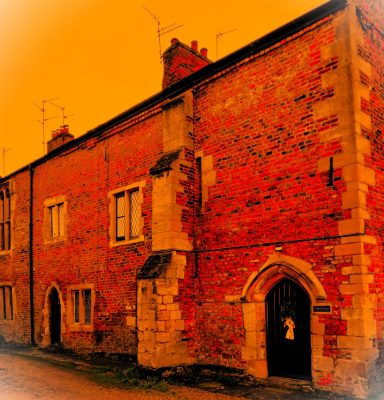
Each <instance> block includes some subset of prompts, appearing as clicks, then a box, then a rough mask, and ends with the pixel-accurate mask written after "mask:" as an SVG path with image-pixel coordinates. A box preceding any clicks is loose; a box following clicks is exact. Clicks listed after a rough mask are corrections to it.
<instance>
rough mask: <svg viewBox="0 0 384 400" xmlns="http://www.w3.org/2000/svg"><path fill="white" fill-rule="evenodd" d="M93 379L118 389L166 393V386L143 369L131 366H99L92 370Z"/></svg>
mask: <svg viewBox="0 0 384 400" xmlns="http://www.w3.org/2000/svg"><path fill="white" fill-rule="evenodd" d="M92 372H93V377H94V379H95V380H96V381H97V382H98V383H101V384H104V385H108V386H117V387H119V388H127V389H128V388H129V389H142V390H158V391H160V392H166V391H167V390H168V389H169V388H168V384H167V383H166V382H165V381H164V380H163V379H160V378H159V377H157V376H153V374H149V373H148V371H146V370H145V369H144V368H142V367H140V366H138V365H133V366H130V367H128V368H121V367H108V366H99V367H95V368H94V369H93V370H92Z"/></svg>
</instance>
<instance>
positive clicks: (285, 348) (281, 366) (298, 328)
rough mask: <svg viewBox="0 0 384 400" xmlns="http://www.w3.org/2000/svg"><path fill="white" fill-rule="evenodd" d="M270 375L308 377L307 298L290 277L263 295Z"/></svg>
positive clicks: (309, 349) (308, 322)
mask: <svg viewBox="0 0 384 400" xmlns="http://www.w3.org/2000/svg"><path fill="white" fill-rule="evenodd" d="M265 317H266V319H265V322H266V342H267V343H266V344H267V364H268V375H269V376H283V377H289V378H296V379H306V380H310V379H311V331H310V298H309V296H308V294H307V293H306V291H305V290H304V289H303V288H302V287H301V286H299V285H298V284H297V283H295V282H294V281H292V280H291V279H288V278H284V279H282V280H280V281H278V282H277V283H276V284H275V285H274V286H273V287H272V288H271V289H270V291H269V293H268V294H267V296H266V298H265Z"/></svg>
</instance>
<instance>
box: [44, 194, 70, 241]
mask: <svg viewBox="0 0 384 400" xmlns="http://www.w3.org/2000/svg"><path fill="white" fill-rule="evenodd" d="M66 220H67V202H66V199H65V196H57V197H53V198H50V199H47V200H46V201H45V202H44V230H43V231H44V243H46V244H47V243H56V242H61V241H63V240H65V239H66V234H67V226H66Z"/></svg>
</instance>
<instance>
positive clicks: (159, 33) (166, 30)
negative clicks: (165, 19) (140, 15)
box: [143, 5, 183, 63]
mask: <svg viewBox="0 0 384 400" xmlns="http://www.w3.org/2000/svg"><path fill="white" fill-rule="evenodd" d="M143 8H144V10H145V11H146V12H147V13H148V14H150V15H151V16H152V17H153V18H154V19H155V20H156V22H157V38H158V40H159V52H160V63H161V62H162V51H161V36H163V35H165V34H166V33H169V32H171V31H174V30H175V29H178V28H181V27H182V26H183V24H179V25H176V23H174V24H171V25H168V26H165V27H164V28H162V27H161V23H160V20H159V18H157V17H156V15H154V14H153V13H152V12H151V11H149V10H148V8H147V7H145V6H144V5H143ZM175 25H176V26H175Z"/></svg>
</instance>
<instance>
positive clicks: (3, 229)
mask: <svg viewBox="0 0 384 400" xmlns="http://www.w3.org/2000/svg"><path fill="white" fill-rule="evenodd" d="M10 249H11V193H10V191H9V188H8V187H6V188H0V251H5V250H10Z"/></svg>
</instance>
